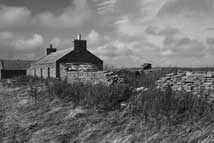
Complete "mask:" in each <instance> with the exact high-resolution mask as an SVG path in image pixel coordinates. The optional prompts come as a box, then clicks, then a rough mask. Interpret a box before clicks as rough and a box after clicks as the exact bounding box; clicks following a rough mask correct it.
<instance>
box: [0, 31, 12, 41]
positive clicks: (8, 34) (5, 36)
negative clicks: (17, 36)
mask: <svg viewBox="0 0 214 143" xmlns="http://www.w3.org/2000/svg"><path fill="white" fill-rule="evenodd" d="M13 37H14V34H13V33H12V32H8V31H4V32H0V39H1V40H9V39H12V38H13Z"/></svg>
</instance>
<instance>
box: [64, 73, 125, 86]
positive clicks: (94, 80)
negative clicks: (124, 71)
mask: <svg viewBox="0 0 214 143" xmlns="http://www.w3.org/2000/svg"><path fill="white" fill-rule="evenodd" d="M64 79H66V80H67V81H68V83H76V82H81V83H91V84H93V85H95V84H104V85H111V84H114V83H123V82H124V80H123V79H122V78H120V77H118V75H117V74H115V73H113V72H107V71H98V72H84V71H72V72H67V75H66V76H65V77H64Z"/></svg>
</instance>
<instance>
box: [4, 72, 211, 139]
mask: <svg viewBox="0 0 214 143" xmlns="http://www.w3.org/2000/svg"><path fill="white" fill-rule="evenodd" d="M188 70H189V69H188ZM200 70H201V69H200ZM204 70H210V69H204ZM177 71H178V68H163V69H162V70H161V71H154V72H151V73H148V74H141V75H137V76H136V75H135V73H133V72H129V71H127V70H121V71H117V72H118V73H117V74H118V75H119V76H120V77H123V78H124V79H125V84H116V85H112V86H109V87H106V86H103V85H90V84H82V83H76V84H68V83H67V82H65V81H60V80H53V79H52V80H40V79H34V78H30V77H20V78H16V79H14V82H13V83H12V84H11V85H9V87H7V86H8V85H7V84H6V83H5V82H3V83H5V84H4V85H5V86H6V87H5V88H3V87H1V88H0V89H1V90H0V99H1V106H0V107H1V110H0V126H1V127H2V128H1V129H0V142H2V143H4V142H5V143H12V142H16V143H22V142H26V143H28V142H29V143H43V142H44V143H45V142H48V143H112V142H113V143H140V142H147V143H159V142H169V143H171V142H173V143H182V142H190V143H194V142H209V141H211V140H212V136H213V130H214V128H213V125H214V122H213V121H214V118H213V117H212V115H213V110H214V106H213V103H212V102H211V101H210V100H209V99H208V97H207V96H205V95H204V96H203V95H202V96H200V97H196V96H194V95H191V94H187V93H180V94H176V93H174V92H173V91H172V90H171V88H170V87H168V88H167V90H166V91H165V92H161V91H159V90H157V89H155V84H154V82H155V81H156V80H157V79H159V78H160V77H163V76H165V74H167V73H171V72H177ZM141 86H143V87H147V88H149V91H148V92H140V93H137V92H135V91H134V89H135V88H136V87H141ZM3 89H4V90H3ZM124 103H125V105H126V106H121V104H124Z"/></svg>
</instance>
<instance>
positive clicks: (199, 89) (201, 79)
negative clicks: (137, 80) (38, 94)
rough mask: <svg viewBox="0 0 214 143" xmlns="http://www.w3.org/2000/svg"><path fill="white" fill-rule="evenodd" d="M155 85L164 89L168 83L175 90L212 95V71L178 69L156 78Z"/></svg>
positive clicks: (213, 74) (213, 76)
mask: <svg viewBox="0 0 214 143" xmlns="http://www.w3.org/2000/svg"><path fill="white" fill-rule="evenodd" d="M156 85H157V88H159V89H161V90H165V89H166V88H167V87H168V85H170V86H171V88H172V89H173V90H174V91H177V92H188V93H192V94H195V95H201V94H202V93H205V94H209V95H214V72H211V71H208V72H200V71H198V72H184V71H180V72H178V73H170V74H167V75H166V76H165V77H162V78H161V79H159V80H157V81H156Z"/></svg>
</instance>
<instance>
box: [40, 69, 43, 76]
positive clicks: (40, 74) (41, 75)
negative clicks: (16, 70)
mask: <svg viewBox="0 0 214 143" xmlns="http://www.w3.org/2000/svg"><path fill="white" fill-rule="evenodd" d="M40 76H41V78H42V77H43V76H42V68H40Z"/></svg>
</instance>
